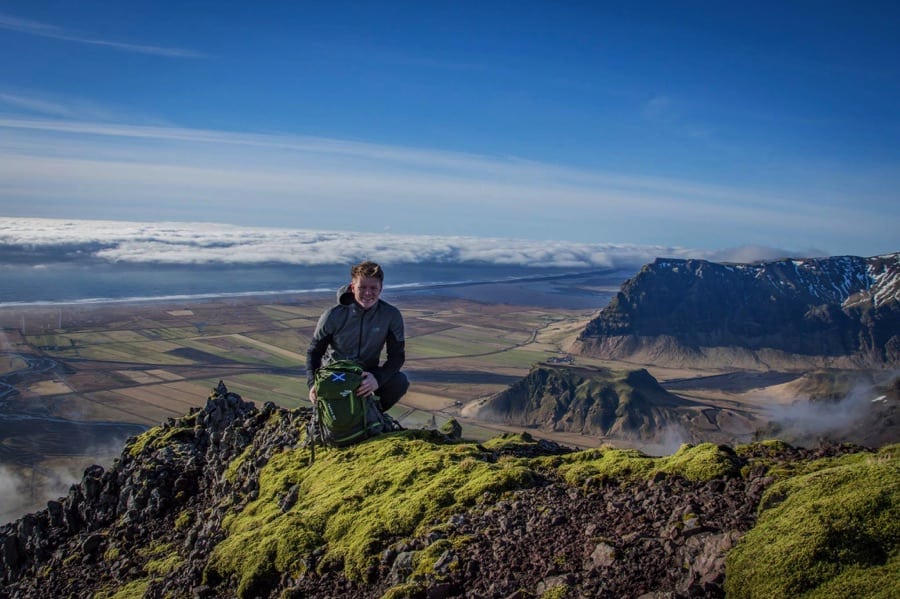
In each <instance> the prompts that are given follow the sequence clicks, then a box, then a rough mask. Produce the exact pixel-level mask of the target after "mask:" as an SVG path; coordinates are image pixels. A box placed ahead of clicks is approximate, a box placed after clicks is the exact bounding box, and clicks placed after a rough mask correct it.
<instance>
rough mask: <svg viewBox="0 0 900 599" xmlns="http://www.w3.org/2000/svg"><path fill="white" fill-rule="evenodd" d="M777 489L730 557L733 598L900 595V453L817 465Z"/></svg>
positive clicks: (893, 448)
mask: <svg viewBox="0 0 900 599" xmlns="http://www.w3.org/2000/svg"><path fill="white" fill-rule="evenodd" d="M806 469H807V472H806V473H803V474H799V475H796V476H791V477H789V478H786V479H784V480H782V481H780V482H778V483H777V484H775V485H773V486H772V487H771V488H770V489H769V490H768V491H767V492H766V494H765V495H764V496H763V500H762V502H761V511H760V515H759V521H758V523H757V525H756V526H755V527H754V528H753V529H752V530H751V531H750V532H749V533H748V534H747V535H746V536H745V537H744V538H743V539H742V541H741V542H740V543H739V544H738V546H737V547H735V548H734V549H733V550H732V551H731V552H730V553H729V555H728V560H727V563H726V572H727V575H726V582H725V589H726V592H727V593H728V595H729V597H735V598H736V599H741V598H745V597H746V598H755V597H766V598H778V597H785V598H787V597H821V598H832V597H833V598H835V599H839V598H844V597H885V598H887V597H896V596H898V594H900V446H898V445H893V446H889V447H886V448H884V449H883V450H882V451H880V452H879V453H877V454H874V455H873V454H867V453H861V454H852V455H848V456H845V457H841V458H829V459H825V460H817V461H815V462H812V463H811V464H809V465H808V466H807V467H806Z"/></svg>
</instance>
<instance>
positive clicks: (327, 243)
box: [0, 218, 773, 269]
mask: <svg viewBox="0 0 900 599" xmlns="http://www.w3.org/2000/svg"><path fill="white" fill-rule="evenodd" d="M3 246H28V247H31V248H35V249H38V248H43V249H45V250H46V249H52V248H57V249H61V248H65V251H68V252H69V253H70V254H71V253H72V252H73V251H75V250H77V249H80V250H81V251H82V253H83V257H85V258H87V257H90V256H93V257H95V258H100V259H103V260H108V261H113V262H116V261H121V262H144V263H147V262H158V263H170V264H192V263H193V264H216V263H218V264H257V263H286V264H296V265H303V266H316V265H331V264H346V263H347V262H351V261H355V260H362V259H366V258H368V257H370V256H373V255H377V256H378V257H379V258H378V259H379V261H381V262H384V263H385V264H398V263H403V264H415V263H485V264H494V265H507V266H513V265H518V266H537V267H565V268H582V269H584V268H628V269H633V268H637V267H639V266H641V265H642V264H645V263H647V262H651V261H652V260H654V259H655V258H656V257H660V256H665V257H674V258H679V257H680V258H690V257H693V258H709V257H712V256H711V254H710V252H705V251H702V250H697V249H691V248H679V247H666V246H642V245H636V244H610V243H573V242H563V241H532V240H524V239H509V238H499V237H495V238H489V237H464V236H434V235H398V234H393V233H390V234H389V233H384V232H380V233H355V232H346V231H312V230H301V229H282V228H261V227H240V226H235V225H225V224H217V223H175V222H168V223H141V222H120V221H80V220H61V219H34V218H0V249H2V248H3ZM751 250H755V251H756V252H757V253H756V254H754V253H753V252H752V251H751ZM772 251H773V250H770V249H768V248H745V249H744V250H742V255H743V256H744V257H745V258H748V259H751V260H752V259H760V258H762V257H764V256H765V255H768V254H770V253H771V252H772Z"/></svg>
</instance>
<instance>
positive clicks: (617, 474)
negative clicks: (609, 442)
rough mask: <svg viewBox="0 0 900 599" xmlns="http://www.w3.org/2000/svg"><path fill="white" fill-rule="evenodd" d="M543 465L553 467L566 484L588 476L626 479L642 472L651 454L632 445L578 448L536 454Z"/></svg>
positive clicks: (650, 462) (646, 469) (649, 465)
mask: <svg viewBox="0 0 900 599" xmlns="http://www.w3.org/2000/svg"><path fill="white" fill-rule="evenodd" d="M538 462H539V463H541V464H543V465H544V466H545V467H552V468H555V469H556V470H557V471H558V472H559V473H560V474H561V475H562V476H563V477H564V478H565V480H566V481H567V482H568V483H569V484H573V485H580V484H583V483H584V482H586V481H587V480H589V479H611V480H626V479H631V478H634V477H643V476H646V475H647V474H648V473H649V472H650V469H651V468H652V467H653V458H651V457H649V456H647V455H645V454H643V453H641V452H640V451H636V450H633V449H598V450H588V451H579V452H576V453H570V454H567V455H564V456H558V457H554V458H538Z"/></svg>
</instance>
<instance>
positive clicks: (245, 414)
mask: <svg viewBox="0 0 900 599" xmlns="http://www.w3.org/2000/svg"><path fill="white" fill-rule="evenodd" d="M638 376H640V375H638ZM309 417H310V411H309V410H308V409H306V408H300V409H297V410H285V409H282V408H277V407H276V406H274V405H273V404H266V405H265V406H264V407H263V408H262V409H257V408H256V407H254V406H253V405H252V404H249V403H247V402H244V401H243V400H242V399H241V398H240V397H239V396H238V395H236V394H233V393H229V392H228V391H227V389H225V387H224V385H221V384H220V385H219V387H218V388H217V389H216V390H215V391H214V393H213V394H212V396H211V397H210V399H209V401H208V402H207V404H206V406H205V407H204V409H202V410H195V411H193V412H191V413H190V414H189V415H187V416H185V417H183V418H179V419H174V420H170V421H169V422H168V423H167V424H166V425H164V426H161V427H157V428H154V429H151V430H150V431H148V432H147V433H144V434H142V435H141V436H139V437H136V438H133V439H131V440H130V442H129V443H128V445H127V446H126V448H125V450H124V451H123V452H122V455H121V457H120V458H119V460H117V461H116V462H115V464H114V465H113V466H112V467H111V468H110V469H109V470H104V469H102V468H100V467H97V466H94V467H91V468H88V469H87V470H85V472H84V476H83V478H82V480H81V482H80V483H78V484H76V485H73V486H72V488H71V490H70V492H69V494H68V496H67V497H65V498H62V499H61V500H60V501H54V502H50V503H49V504H48V507H47V509H46V510H42V511H40V512H37V513H34V514H29V515H27V516H25V517H24V518H21V519H20V520H18V521H17V522H14V523H10V524H7V525H5V526H3V527H2V528H0V598H4V599H5V598H43V597H91V596H111V595H112V594H113V593H120V595H119V596H126V595H127V596H144V597H210V598H212V597H235V596H238V595H239V594H243V596H245V597H257V596H259V597H347V598H360V599H361V598H378V597H381V596H383V595H384V594H385V593H386V592H387V591H388V590H389V589H391V590H392V592H393V593H394V594H393V596H394V597H423V598H434V599H440V598H452V597H468V598H481V597H484V598H488V597H522V598H526V597H537V596H540V595H542V594H544V593H553V595H552V596H555V597H572V598H574V597H637V596H640V595H642V594H645V593H656V595H654V596H658V597H720V596H722V594H723V590H722V589H723V581H724V575H725V569H724V556H725V552H726V551H728V549H729V548H730V547H731V546H732V545H733V544H734V543H735V542H736V541H737V539H738V538H740V537H742V535H743V534H744V532H746V531H747V530H748V529H750V528H751V527H752V526H753V524H754V522H755V519H756V513H757V507H758V505H759V503H760V498H761V497H762V494H763V492H764V491H765V490H766V489H767V488H768V486H769V485H770V484H771V483H772V482H773V479H772V478H769V477H767V476H765V474H766V473H765V471H764V469H763V470H759V471H756V470H754V469H753V468H750V469H749V471H748V472H746V473H743V474H741V475H740V476H738V470H739V467H742V466H743V465H746V464H745V462H743V461H741V460H745V459H746V458H743V457H738V455H737V454H735V453H734V452H733V451H731V450H729V452H728V455H730V456H731V459H733V460H735V461H737V462H740V463H735V464H734V468H732V469H730V470H729V472H730V474H729V475H727V476H722V477H719V478H714V479H713V480H709V481H705V482H698V481H689V480H686V479H684V478H681V477H679V476H675V475H666V474H662V473H657V474H656V475H654V476H653V477H652V478H650V479H649V480H643V479H642V480H637V481H632V482H629V483H625V481H617V480H607V479H606V478H602V479H601V478H596V479H594V478H592V479H588V481H587V482H585V483H584V484H579V485H573V484H570V483H567V482H566V481H565V480H563V479H562V478H561V476H560V475H559V473H558V472H557V471H555V470H554V469H553V468H550V467H548V468H546V469H543V468H537V467H536V469H535V470H534V476H533V477H532V478H529V479H528V481H529V483H528V485H526V486H524V487H522V488H519V489H518V490H516V491H514V492H511V493H506V494H503V495H494V494H491V493H485V494H484V495H483V496H481V499H480V501H478V502H477V503H475V504H474V505H470V506H469V507H468V509H467V510H466V511H464V512H462V513H456V514H454V515H452V516H450V517H449V518H448V520H447V521H446V522H444V523H442V522H440V521H435V522H430V523H427V524H428V526H426V527H424V528H423V530H426V532H423V533H421V536H420V537H416V538H407V537H397V538H386V539H380V540H379V541H378V542H379V543H383V544H382V545H381V546H378V547H376V548H374V549H373V551H374V553H373V560H374V561H373V562H372V565H371V566H370V567H369V569H368V571H367V572H366V575H365V580H350V579H348V578H347V577H346V575H345V574H344V572H343V570H342V569H341V567H340V564H337V563H326V561H327V560H325V559H324V558H323V556H324V555H325V548H324V547H321V548H319V549H316V550H315V551H313V552H312V553H311V554H309V555H305V556H304V557H303V559H305V560H307V561H306V563H305V566H306V567H305V569H301V568H300V567H299V566H298V565H297V564H295V565H294V566H292V567H291V568H290V569H286V570H284V572H283V574H282V573H274V574H272V575H271V576H267V577H265V578H264V579H257V580H256V581H254V584H253V585H252V586H250V587H246V588H244V589H242V591H241V593H239V581H238V580H236V579H235V578H234V577H230V576H216V575H214V574H210V570H209V569H208V565H209V563H210V561H211V557H212V556H213V553H214V551H215V550H216V548H217V547H218V546H220V544H221V543H222V541H223V540H225V539H226V538H227V534H228V533H227V530H226V525H225V522H226V518H227V517H229V516H232V515H235V514H239V513H241V512H242V511H243V510H244V509H245V508H246V507H247V506H248V505H250V502H252V501H253V500H254V499H256V498H257V497H258V496H259V494H260V493H259V492H260V475H261V472H262V470H263V468H264V467H265V466H266V465H267V464H269V463H270V460H271V459H272V458H273V457H274V456H276V455H279V454H282V453H283V450H284V449H285V448H292V447H296V446H297V445H298V444H299V443H301V442H302V438H301V437H302V431H303V430H304V429H305V425H306V423H307V422H308V420H309ZM409 432H410V433H412V432H414V431H409ZM420 432H421V431H420ZM399 434H400V435H402V434H403V433H399ZM425 438H426V436H424V435H421V434H420V435H419V436H418V437H416V436H411V437H400V439H401V441H403V440H404V439H405V440H406V442H409V443H410V444H414V445H421V444H422V443H424V441H423V439H425ZM433 438H434V439H439V441H435V443H444V444H449V445H450V446H451V447H452V446H454V445H453V444H454V443H456V442H455V441H453V440H450V439H449V438H447V436H446V435H441V434H439V433H436V434H435V435H434V437H433ZM396 439H397V438H395V439H394V440H396ZM372 442H373V443H379V442H380V440H377V439H375V440H372ZM478 447H479V448H480V449H479V451H481V452H482V454H483V456H482V457H483V459H485V460H488V461H489V462H491V463H494V464H503V463H508V462H509V461H510V460H513V459H525V458H528V459H530V458H538V459H537V460H533V461H531V460H530V462H533V463H534V464H539V463H542V460H554V459H559V457H558V456H562V455H565V454H569V453H571V450H570V449H568V448H565V447H562V446H560V445H558V444H556V443H552V442H535V441H534V440H533V439H529V438H528V437H527V436H525V435H523V436H522V442H521V443H512V442H511V443H505V444H501V445H500V446H499V447H498V448H497V449H495V450H490V449H487V448H485V447H482V446H478ZM751 450H752V451H759V452H764V457H765V459H766V460H767V463H771V464H773V465H777V464H778V463H779V462H787V461H792V460H804V459H810V458H812V457H820V456H823V455H838V454H840V453H848V452H851V451H858V448H845V447H835V448H829V449H827V451H826V450H823V451H819V452H817V453H814V452H810V451H806V450H802V449H798V448H791V447H789V446H759V447H756V448H751ZM744 455H747V454H746V453H745V454H744ZM761 455H763V454H761ZM467 459H472V458H467ZM546 463H549V462H546ZM364 480H365V479H364ZM378 482H379V481H365V484H366V485H368V484H369V483H372V484H373V485H377V483H378ZM302 492H303V491H302V490H301V489H300V488H299V487H298V485H296V484H295V485H293V486H285V489H284V493H283V494H282V495H280V496H279V498H278V501H277V503H276V505H275V507H276V509H274V510H273V511H272V513H273V517H279V515H280V514H284V513H285V512H289V511H292V506H294V505H295V502H296V501H297V499H298V495H299V494H301V493H302ZM423 555H427V556H430V557H429V560H430V561H428V562H427V563H428V564H429V567H428V568H425V569H424V570H423V571H420V570H419V569H420V568H421V566H422V563H423V560H422V559H421V558H422V556H423ZM257 557H258V556H256V555H246V556H244V555H241V556H240V559H241V560H248V561H251V560H252V559H254V558H257Z"/></svg>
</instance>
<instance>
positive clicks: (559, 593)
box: [541, 584, 569, 599]
mask: <svg viewBox="0 0 900 599" xmlns="http://www.w3.org/2000/svg"><path fill="white" fill-rule="evenodd" d="M568 592H569V586H568V585H565V584H560V585H557V586H555V587H550V588H549V589H547V590H546V591H544V592H543V593H541V599H563V598H564V597H565V596H566V593H568Z"/></svg>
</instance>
